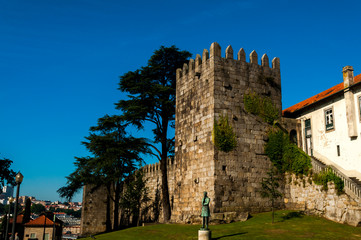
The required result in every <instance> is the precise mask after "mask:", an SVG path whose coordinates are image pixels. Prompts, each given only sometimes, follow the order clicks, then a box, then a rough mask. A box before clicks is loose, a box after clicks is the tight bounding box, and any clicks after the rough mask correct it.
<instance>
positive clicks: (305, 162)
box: [265, 130, 312, 176]
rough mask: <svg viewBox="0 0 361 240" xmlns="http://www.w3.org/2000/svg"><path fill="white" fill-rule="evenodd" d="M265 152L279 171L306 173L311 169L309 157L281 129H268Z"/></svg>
mask: <svg viewBox="0 0 361 240" xmlns="http://www.w3.org/2000/svg"><path fill="white" fill-rule="evenodd" d="M268 139H269V140H268V142H267V143H266V145H265V153H266V155H267V156H268V157H269V158H270V160H271V162H272V163H273V165H274V166H275V167H276V168H277V170H278V171H279V172H280V173H285V172H290V173H294V174H296V175H301V176H302V175H307V174H308V172H309V170H310V169H311V167H312V165H311V159H310V157H309V156H308V155H307V154H305V153H304V152H303V151H302V150H301V149H300V148H298V147H297V146H296V145H295V144H293V143H292V142H291V141H290V140H289V137H288V135H287V134H285V133H284V132H283V131H281V130H278V131H270V132H269V134H268Z"/></svg>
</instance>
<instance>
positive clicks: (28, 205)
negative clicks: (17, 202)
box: [23, 198, 31, 224]
mask: <svg viewBox="0 0 361 240" xmlns="http://www.w3.org/2000/svg"><path fill="white" fill-rule="evenodd" d="M30 215H31V200H30V198H27V199H26V201H25V209H24V217H23V224H25V223H27V222H29V221H30Z"/></svg>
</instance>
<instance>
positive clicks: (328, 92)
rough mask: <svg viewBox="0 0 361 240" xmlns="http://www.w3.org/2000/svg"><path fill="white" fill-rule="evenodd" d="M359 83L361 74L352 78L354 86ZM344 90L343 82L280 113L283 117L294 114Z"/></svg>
mask: <svg viewBox="0 0 361 240" xmlns="http://www.w3.org/2000/svg"><path fill="white" fill-rule="evenodd" d="M359 82H361V74H359V75H357V76H356V77H354V84H356V83H359ZM343 89H344V86H343V82H342V83H339V84H337V85H336V86H333V87H332V88H329V89H327V90H325V91H323V92H321V93H319V94H317V95H315V96H313V97H310V98H308V99H306V100H303V101H302V102H299V103H297V104H295V105H293V106H291V107H289V108H286V109H284V110H283V111H282V115H283V116H285V115H289V114H292V113H294V112H295V111H297V110H299V109H301V108H304V107H307V106H309V105H311V104H313V103H315V102H318V101H320V100H322V99H325V98H327V97H329V96H331V95H333V94H335V93H338V92H340V91H342V90H343Z"/></svg>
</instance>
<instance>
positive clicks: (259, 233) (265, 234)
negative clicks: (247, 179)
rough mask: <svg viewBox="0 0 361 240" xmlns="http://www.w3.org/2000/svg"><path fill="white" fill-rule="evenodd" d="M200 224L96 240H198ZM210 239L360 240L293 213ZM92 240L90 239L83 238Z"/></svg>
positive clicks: (359, 231)
mask: <svg viewBox="0 0 361 240" xmlns="http://www.w3.org/2000/svg"><path fill="white" fill-rule="evenodd" d="M199 228H200V225H182V224H157V225H151V226H145V227H134V228H128V229H125V230H121V231H117V232H112V233H106V234H100V235H96V236H95V238H96V239H99V240H117V239H122V240H123V239H124V240H128V239H146V240H153V239H154V240H155V239H157V240H158V239H175V240H178V239H179V240H184V239H198V229H199ZM210 229H211V231H212V239H213V240H215V239H222V240H228V239H262V240H264V239H277V240H278V239H280V240H282V239H285V240H291V239H292V240H293V239H328V240H330V239H345V240H346V239H347V240H353V239H355V240H356V239H358V240H359V239H361V228H356V227H351V226H348V225H343V224H339V223H335V222H332V221H329V220H326V219H324V218H319V217H314V216H306V215H302V214H300V213H299V212H295V211H278V212H276V218H275V223H274V224H272V223H271V213H260V214H255V215H254V216H253V217H252V218H250V219H249V220H247V221H246V222H236V223H230V224H221V225H215V226H210ZM86 240H92V238H86Z"/></svg>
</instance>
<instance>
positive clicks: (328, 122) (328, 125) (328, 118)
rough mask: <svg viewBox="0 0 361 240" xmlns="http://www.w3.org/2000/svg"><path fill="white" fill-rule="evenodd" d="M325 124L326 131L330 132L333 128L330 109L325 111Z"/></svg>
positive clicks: (331, 110)
mask: <svg viewBox="0 0 361 240" xmlns="http://www.w3.org/2000/svg"><path fill="white" fill-rule="evenodd" d="M325 122H326V131H329V130H332V129H333V128H334V124H333V123H334V121H333V109H332V108H329V109H327V110H325Z"/></svg>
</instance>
